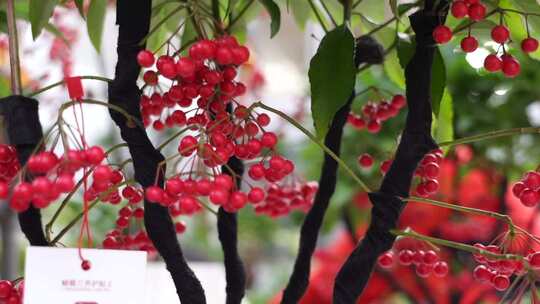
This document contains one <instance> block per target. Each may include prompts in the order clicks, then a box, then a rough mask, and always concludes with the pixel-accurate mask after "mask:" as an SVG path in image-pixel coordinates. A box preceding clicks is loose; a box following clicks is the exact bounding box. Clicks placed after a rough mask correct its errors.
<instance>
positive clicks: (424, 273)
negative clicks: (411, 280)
mask: <svg viewBox="0 0 540 304" xmlns="http://www.w3.org/2000/svg"><path fill="white" fill-rule="evenodd" d="M432 272H433V265H428V264H419V265H416V274H417V275H418V276H419V277H421V278H427V277H429V275H430V274H431V273H432Z"/></svg>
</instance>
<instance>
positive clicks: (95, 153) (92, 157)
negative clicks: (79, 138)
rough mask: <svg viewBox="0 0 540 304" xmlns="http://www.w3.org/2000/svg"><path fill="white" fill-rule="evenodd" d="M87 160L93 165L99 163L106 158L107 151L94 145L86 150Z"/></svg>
mask: <svg viewBox="0 0 540 304" xmlns="http://www.w3.org/2000/svg"><path fill="white" fill-rule="evenodd" d="M85 156H86V161H87V162H88V163H90V164H91V165H94V166H96V165H99V164H101V162H102V161H103V160H104V159H105V151H103V148H101V147H99V146H93V147H90V148H88V149H87V150H86V151H85Z"/></svg>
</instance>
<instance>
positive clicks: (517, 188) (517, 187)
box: [512, 182, 527, 197]
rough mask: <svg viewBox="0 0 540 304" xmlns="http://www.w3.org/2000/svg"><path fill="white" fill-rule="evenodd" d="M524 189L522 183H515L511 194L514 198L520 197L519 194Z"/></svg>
mask: <svg viewBox="0 0 540 304" xmlns="http://www.w3.org/2000/svg"><path fill="white" fill-rule="evenodd" d="M526 188H527V187H526V186H525V184H524V183H523V182H517V183H515V184H514V186H513V187H512V193H513V194H514V196H515V197H520V196H521V192H523V190H525V189H526Z"/></svg>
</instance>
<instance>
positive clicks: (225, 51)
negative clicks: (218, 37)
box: [216, 46, 234, 65]
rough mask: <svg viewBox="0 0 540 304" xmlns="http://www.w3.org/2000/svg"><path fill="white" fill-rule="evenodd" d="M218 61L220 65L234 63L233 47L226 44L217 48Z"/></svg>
mask: <svg viewBox="0 0 540 304" xmlns="http://www.w3.org/2000/svg"><path fill="white" fill-rule="evenodd" d="M216 61H217V63H218V64H219V65H228V64H232V63H233V61H234V57H233V53H232V51H231V49H230V48H228V47H225V46H221V47H218V49H217V50H216Z"/></svg>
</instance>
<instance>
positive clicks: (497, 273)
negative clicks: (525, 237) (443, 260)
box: [473, 243, 540, 291]
mask: <svg viewBox="0 0 540 304" xmlns="http://www.w3.org/2000/svg"><path fill="white" fill-rule="evenodd" d="M474 247H476V248H478V249H481V250H486V251H489V252H491V253H494V254H501V253H503V252H504V251H503V248H501V247H500V246H497V245H488V246H484V245H482V244H479V243H476V244H474ZM474 259H475V260H476V262H478V263H480V264H481V265H478V266H476V268H475V269H474V271H473V276H474V278H475V279H476V280H478V281H480V282H487V283H490V284H491V285H492V286H493V287H494V288H495V289H497V290H500V291H502V290H506V289H507V288H508V287H509V286H510V277H511V276H512V275H513V274H516V275H518V276H520V275H523V274H525V273H526V269H525V267H524V265H523V262H522V261H516V260H497V259H491V258H489V257H486V256H483V255H481V254H474ZM528 259H529V260H530V265H531V267H535V268H538V267H539V266H540V254H532V255H529V258H528Z"/></svg>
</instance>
